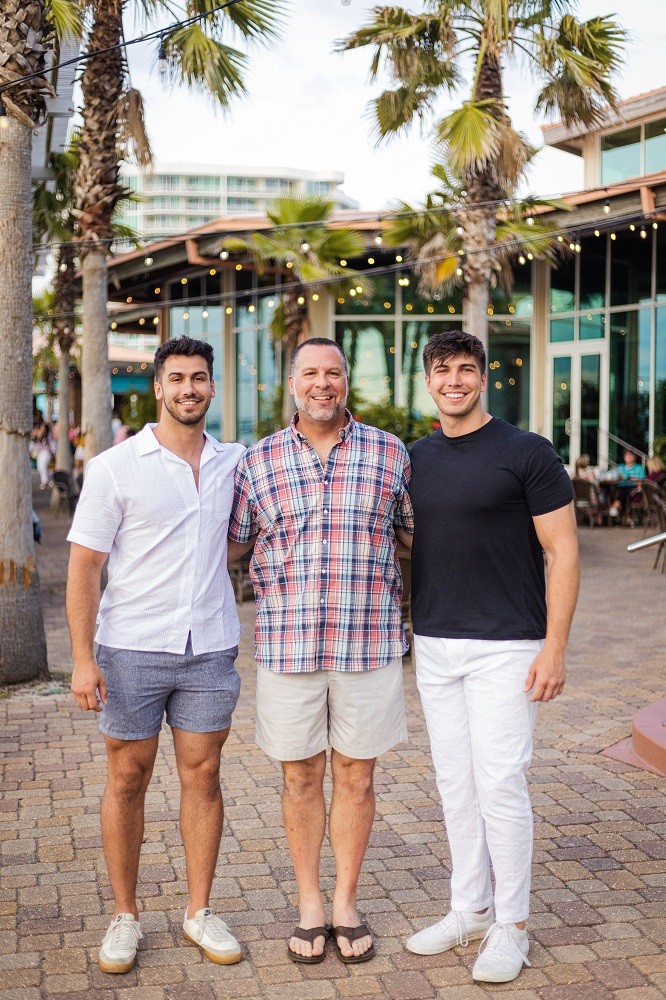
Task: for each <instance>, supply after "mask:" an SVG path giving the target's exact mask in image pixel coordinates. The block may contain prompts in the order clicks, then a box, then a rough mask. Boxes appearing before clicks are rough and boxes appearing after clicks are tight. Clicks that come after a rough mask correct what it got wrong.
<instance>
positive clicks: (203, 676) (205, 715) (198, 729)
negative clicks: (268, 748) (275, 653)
mask: <svg viewBox="0 0 666 1000" xmlns="http://www.w3.org/2000/svg"><path fill="white" fill-rule="evenodd" d="M237 655H238V646H234V647H233V648H232V649H222V650H217V651H215V652H213V653H201V654H200V655H199V656H194V655H193V653H192V644H191V641H190V640H188V643H187V648H186V650H185V652H184V653H183V654H179V653H147V652H143V651H141V650H136V649H117V648H115V647H112V646H102V645H101V644H100V645H99V646H98V647H97V663H98V664H99V666H100V669H101V671H102V673H103V674H104V680H105V681H106V686H107V691H108V698H107V702H106V704H105V705H104V707H103V709H102V712H101V715H100V723H99V728H100V731H101V732H102V733H104V735H105V736H110V737H112V738H113V739H117V740H147V739H150V738H151V737H152V736H156V735H157V733H159V731H160V729H161V728H162V719H163V718H164V713H165V712H166V720H167V722H168V724H169V725H170V726H171V727H172V728H176V729H182V730H184V731H185V732H186V733H214V732H218V731H219V730H222V729H228V728H229V726H230V725H231V715H232V713H233V710H234V709H235V707H236V704H237V702H238V696H239V694H240V677H239V676H238V671H237V670H236V666H235V662H236V657H237Z"/></svg>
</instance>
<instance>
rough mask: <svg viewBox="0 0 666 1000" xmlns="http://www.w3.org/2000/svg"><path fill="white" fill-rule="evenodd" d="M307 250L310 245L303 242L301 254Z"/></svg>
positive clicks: (305, 241)
mask: <svg viewBox="0 0 666 1000" xmlns="http://www.w3.org/2000/svg"><path fill="white" fill-rule="evenodd" d="M309 249H310V244H309V243H308V242H307V240H303V242H302V243H301V250H302V251H303V253H307V252H308V250H309Z"/></svg>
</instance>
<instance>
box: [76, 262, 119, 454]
mask: <svg viewBox="0 0 666 1000" xmlns="http://www.w3.org/2000/svg"><path fill="white" fill-rule="evenodd" d="M82 276H83V349H82V359H81V382H82V386H83V400H82V414H81V431H82V433H83V434H84V435H85V448H86V462H87V461H88V460H89V459H91V458H94V457H95V455H99V453H100V452H101V451H105V450H106V449H107V448H110V447H111V445H112V444H113V434H112V433H111V416H112V408H111V376H110V373H109V341H108V334H107V327H108V316H107V308H106V300H107V281H108V278H107V266H106V251H105V250H104V249H100V250H89V251H88V253H87V254H86V255H85V257H84V258H83V267H82Z"/></svg>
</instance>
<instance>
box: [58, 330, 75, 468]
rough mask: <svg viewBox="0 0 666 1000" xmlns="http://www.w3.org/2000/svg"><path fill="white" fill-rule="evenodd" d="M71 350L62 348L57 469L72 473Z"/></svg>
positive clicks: (59, 380) (59, 382)
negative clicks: (70, 428) (70, 417)
mask: <svg viewBox="0 0 666 1000" xmlns="http://www.w3.org/2000/svg"><path fill="white" fill-rule="evenodd" d="M69 364H70V353H69V350H68V349H67V350H63V349H62V348H60V365H59V367H58V451H57V453H56V469H57V470H58V471H59V472H71V471H72V448H71V445H70V443H69V407H70V391H69Z"/></svg>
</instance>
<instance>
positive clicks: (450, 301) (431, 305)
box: [399, 272, 462, 316]
mask: <svg viewBox="0 0 666 1000" xmlns="http://www.w3.org/2000/svg"><path fill="white" fill-rule="evenodd" d="M399 277H402V280H403V286H402V309H403V312H405V313H406V314H407V315H409V313H415V314H419V313H421V314H422V315H423V314H430V315H434V314H437V315H440V316H443V315H446V314H447V313H448V314H449V315H451V316H453V315H458V316H459V315H460V314H461V313H462V297H461V290H460V288H458V287H457V286H456V287H454V288H450V289H449V290H448V291H446V292H444V291H442V292H437V293H436V295H437V297H436V298H435V296H434V295H433V296H426V295H421V294H420V293H419V290H418V288H419V279H418V277H416V275H414V274H412V273H408V272H405V273H404V274H403V275H401V276H399ZM405 281H406V282H408V284H404V282H405Z"/></svg>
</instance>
